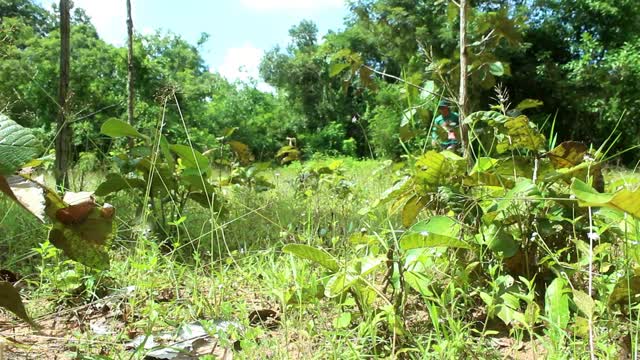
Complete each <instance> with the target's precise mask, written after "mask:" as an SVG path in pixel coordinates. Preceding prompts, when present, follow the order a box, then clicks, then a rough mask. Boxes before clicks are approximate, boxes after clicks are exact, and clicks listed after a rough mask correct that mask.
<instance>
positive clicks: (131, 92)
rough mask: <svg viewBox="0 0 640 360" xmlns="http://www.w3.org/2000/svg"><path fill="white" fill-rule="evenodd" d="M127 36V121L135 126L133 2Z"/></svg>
mask: <svg viewBox="0 0 640 360" xmlns="http://www.w3.org/2000/svg"><path fill="white" fill-rule="evenodd" d="M127 35H128V36H129V51H128V56H127V90H128V94H129V95H128V98H127V115H128V116H127V121H128V122H129V124H131V125H133V123H134V120H133V109H134V107H135V103H134V96H135V92H134V91H135V90H134V87H133V75H134V73H133V72H134V68H133V18H132V17H131V0H127Z"/></svg>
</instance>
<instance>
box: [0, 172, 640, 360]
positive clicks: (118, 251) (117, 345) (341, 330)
mask: <svg viewBox="0 0 640 360" xmlns="http://www.w3.org/2000/svg"><path fill="white" fill-rule="evenodd" d="M333 161H334V159H317V160H314V161H313V162H311V163H305V164H303V165H301V164H297V163H296V164H293V165H291V166H288V167H281V168H275V169H271V170H268V172H266V173H265V175H266V177H267V178H268V179H269V180H270V181H271V182H272V183H273V184H274V185H275V187H274V188H273V189H271V190H269V191H266V192H255V191H253V190H251V189H248V188H246V187H228V188H225V190H224V197H225V198H226V199H227V201H228V203H227V209H228V212H227V213H226V214H225V215H224V216H223V217H220V218H218V219H216V220H215V221H212V220H211V216H210V213H209V212H208V211H207V210H203V209H202V208H199V207H196V206H188V207H187V208H186V210H185V212H184V213H183V214H181V215H182V216H184V217H185V218H186V219H185V220H184V222H182V223H180V224H179V225H176V226H177V227H178V230H177V231H176V232H175V234H176V235H175V237H174V238H173V239H171V241H172V242H173V243H174V244H175V245H176V246H177V249H176V250H174V251H172V252H169V253H167V252H166V251H163V250H162V249H161V248H160V246H159V245H158V241H157V239H155V238H154V236H153V232H149V231H147V229H146V228H145V225H144V224H143V225H136V221H137V219H139V218H140V209H136V208H137V207H138V204H139V203H140V201H141V200H140V199H135V198H132V197H131V196H130V195H124V194H118V195H117V196H115V197H113V198H110V199H109V201H110V202H112V203H113V204H114V205H115V206H116V208H117V216H118V222H119V228H120V232H119V235H118V239H117V240H116V241H115V243H114V244H113V247H112V249H111V258H112V266H111V269H110V270H108V271H105V272H102V273H98V272H94V271H91V270H88V269H86V268H84V267H83V266H82V265H79V264H77V263H74V262H71V261H65V259H64V256H63V255H62V254H61V253H60V252H59V251H58V250H55V249H54V248H52V247H51V246H48V245H46V244H45V245H39V244H41V243H43V242H44V240H45V239H46V229H44V228H43V226H41V225H39V224H37V223H36V222H35V221H32V220H30V218H28V217H25V216H23V215H24V213H23V210H22V209H19V208H18V207H17V206H13V205H11V204H10V203H9V202H8V201H7V200H4V199H0V214H3V216H2V217H1V218H0V229H1V232H0V234H1V237H2V241H0V244H2V245H1V246H2V248H1V249H2V252H1V255H0V260H1V261H2V265H1V266H0V268H3V269H10V270H12V271H15V272H16V273H18V274H19V275H21V276H22V277H23V281H22V283H23V291H22V293H23V297H24V298H25V302H26V304H27V308H28V311H29V313H30V314H31V315H32V316H33V317H34V318H35V319H36V321H37V322H39V323H40V324H42V325H43V327H44V328H45V330H44V331H45V332H44V333H40V334H38V333H35V332H33V331H31V330H25V329H24V326H23V325H20V324H19V323H18V322H16V321H14V320H13V319H10V318H8V317H7V318H5V319H6V320H7V321H11V323H12V324H14V325H15V326H16V327H17V328H22V331H26V332H27V334H28V335H26V336H22V337H17V340H19V341H21V342H22V343H23V344H26V345H8V348H9V349H10V350H11V351H13V352H14V353H21V354H32V356H36V357H37V355H33V354H41V355H42V354H47V355H50V354H53V353H57V354H66V355H67V356H69V357H71V358H84V359H90V358H100V356H102V358H113V359H130V358H132V359H143V358H144V357H145V353H146V352H145V351H144V350H142V349H139V350H138V351H134V350H131V349H125V346H124V344H126V343H127V342H129V341H130V340H131V338H134V337H136V336H140V335H144V334H146V335H152V334H159V333H160V332H162V331H163V330H175V329H177V328H178V327H179V326H180V325H181V324H189V323H193V322H196V321H199V322H201V323H203V324H205V325H206V324H213V323H215V322H216V321H220V320H227V321H232V322H234V323H237V324H238V325H239V326H240V327H241V328H242V329H241V330H228V331H226V332H222V333H219V334H218V335H219V337H220V342H221V343H220V344H221V346H223V347H228V348H234V344H235V348H236V350H235V352H234V358H238V359H265V358H273V359H361V358H412V359H432V358H438V359H443V358H444V359H463V358H476V359H501V358H504V357H508V356H512V357H513V358H533V357H532V356H533V355H536V356H537V357H540V358H544V357H548V358H553V359H583V358H584V359H587V358H589V352H588V341H587V339H586V338H585V337H584V336H583V335H581V334H579V333H578V331H577V329H578V326H577V325H576V324H578V323H579V322H580V321H582V320H579V319H577V318H576V317H575V316H577V315H572V319H571V325H570V328H568V329H560V331H559V332H558V334H559V335H556V338H553V337H552V336H551V335H550V333H549V332H548V331H547V330H548V328H549V327H550V325H549V324H548V322H546V321H542V322H540V323H539V324H538V325H537V326H536V328H535V329H532V331H531V332H529V331H527V330H526V329H524V328H519V327H506V326H505V325H504V324H502V323H501V322H500V321H499V320H496V319H490V318H489V316H488V311H489V310H488V308H487V307H486V305H485V304H484V303H483V302H482V301H481V300H480V296H479V293H480V292H481V291H490V290H489V289H490V288H491V286H494V285H495V284H496V283H497V281H498V280H497V279H498V277H499V276H500V275H501V273H500V271H502V270H497V272H496V273H494V274H490V275H489V276H488V277H480V279H479V280H478V279H475V275H474V274H476V272H475V271H476V270H475V267H469V266H468V265H469V264H468V260H469V258H468V256H467V255H464V254H463V253H461V252H454V251H452V250H445V249H434V250H431V251H428V252H424V253H421V254H422V255H420V256H423V258H422V259H421V264H423V269H422V270H421V272H422V274H423V275H424V279H425V281H426V283H425V284H426V286H427V287H428V289H429V291H428V292H429V293H430V294H428V295H425V294H424V293H423V294H422V295H420V294H418V293H416V292H415V291H412V290H408V291H407V298H406V301H405V302H404V304H403V305H402V309H401V311H402V313H403V314H404V317H405V321H406V327H404V328H402V329H401V328H399V327H398V328H396V327H394V326H393V323H394V319H393V318H392V315H391V313H390V312H388V311H386V312H385V310H384V309H389V306H390V307H391V308H393V306H392V305H393V304H390V303H389V304H388V303H386V302H385V300H384V299H382V298H380V297H379V298H378V299H377V300H376V302H374V303H373V304H372V305H371V306H370V307H367V309H365V311H363V312H360V311H359V309H358V306H357V304H356V303H355V302H354V299H353V297H351V296H349V295H346V296H336V297H333V298H329V297H327V296H325V291H324V290H325V287H326V286H327V281H328V280H329V278H330V274H329V273H328V272H327V271H325V270H323V269H321V268H319V267H318V266H317V265H314V264H313V263H311V262H309V261H306V260H302V259H298V258H295V257H293V256H291V255H288V254H284V253H282V251H281V249H282V247H283V246H284V245H285V244H290V243H296V244H308V245H313V246H320V247H323V248H324V249H327V250H329V251H330V253H331V254H332V255H333V256H335V258H336V259H337V261H338V262H339V263H340V264H346V263H347V262H348V261H349V260H350V259H353V258H358V257H361V256H366V255H367V254H368V252H370V251H372V250H371V249H370V248H365V247H362V246H357V245H353V244H351V243H350V242H349V238H350V236H351V235H352V234H355V233H360V232H361V230H362V229H366V232H367V234H371V235H373V236H374V238H377V239H380V242H381V245H380V246H382V243H383V240H382V239H387V238H393V236H394V235H393V230H394V229H398V228H400V225H399V219H398V216H397V215H394V216H389V215H388V213H387V210H386V209H387V207H386V206H382V207H379V208H375V209H374V210H373V211H370V212H366V213H365V212H360V210H361V209H363V208H365V207H369V206H371V205H372V204H373V203H374V201H375V200H376V199H378V198H379V197H380V195H381V194H382V193H383V192H384V190H386V189H387V188H388V187H389V186H391V185H392V182H393V180H394V176H393V168H392V167H391V166H389V164H386V163H382V162H377V161H363V162H360V161H355V160H352V159H342V161H343V164H342V168H343V169H344V173H343V174H342V176H327V177H324V178H321V179H320V181H319V184H318V186H317V187H315V186H313V184H311V185H306V186H301V184H300V176H301V174H302V173H303V172H304V170H305V169H306V168H309V167H311V168H313V167H315V168H317V167H320V166H326V165H328V164H330V163H331V162H333ZM100 176H101V175H100V174H92V175H91V176H90V179H88V181H86V182H87V184H88V185H87V186H88V187H91V186H94V185H95V184H96V183H97V182H98V181H99V179H100ZM618 176H619V177H618ZM634 177H635V174H631V175H629V174H624V173H619V172H618V173H614V174H612V176H611V178H612V179H614V180H612V181H617V179H618V178H620V179H623V178H624V179H629V178H634ZM362 214H364V215H362ZM34 248H39V249H40V250H39V251H34V250H33V249H34ZM479 260H480V261H483V260H482V259H479ZM620 261H625V260H624V259H622V258H611V257H603V259H602V260H601V261H600V260H598V263H597V265H598V266H601V267H602V266H606V264H610V265H611V264H612V263H616V262H620ZM605 270H606V269H604V268H602V269H601V271H600V273H599V276H597V277H596V278H595V280H594V287H595V289H596V291H597V293H598V294H608V293H609V292H610V291H611V290H612V284H614V283H615V281H616V279H617V277H619V276H620V274H608V273H607V272H606V271H605ZM367 280H368V281H370V282H371V283H372V284H373V285H374V287H375V288H377V289H378V290H379V291H380V292H382V290H383V286H384V283H385V281H386V280H385V274H384V272H377V273H374V274H373V275H371V276H368V277H367ZM126 289H129V290H128V292H126V293H123V291H126ZM388 291H389V290H387V292H388ZM389 299H391V297H389ZM605 300H606V299H604V300H598V301H597V303H596V306H597V309H598V310H597V314H598V316H597V317H596V319H595V320H594V324H595V338H596V350H597V354H598V356H599V357H600V358H611V359H615V358H619V356H620V351H621V349H622V348H624V347H625V346H628V347H629V350H630V351H633V350H635V351H636V356H637V351H638V350H637V349H638V331H637V329H638V325H640V323H638V321H639V320H638V318H639V317H638V309H637V308H636V309H633V308H632V309H626V310H625V309H620V308H611V309H610V308H608V307H607V306H606V304H605V303H604V302H605ZM539 306H540V307H541V308H544V304H539ZM260 309H269V310H274V311H276V312H277V313H278V314H279V316H280V322H279V324H277V326H276V327H275V328H273V329H270V328H268V327H266V326H261V325H260V324H258V325H257V326H254V325H255V324H254V325H252V324H250V319H249V316H250V314H251V312H252V311H254V310H260ZM543 313H544V311H543ZM349 317H350V319H351V320H350V321H349ZM345 319H346V320H345ZM396 321H397V320H396ZM96 323H104V324H106V325H105V326H107V327H108V328H109V329H110V333H109V334H107V335H99V334H96V333H95V331H93V330H92V327H91V326H92V325H91V324H94V325H95V324H96ZM10 327H11V326H9V325H8V324H5V325H3V330H2V332H1V334H2V337H10V336H12V335H11V331H10V330H5V329H9V328H10ZM54 327H55V328H56V332H46V331H47V329H48V330H51V328H54ZM634 329H635V330H634ZM42 334H44V335H42ZM63 336H69V339H68V340H65V339H64V338H63ZM0 346H7V345H0ZM237 349H240V350H237ZM43 356H44V355H43ZM527 356H528V357H527Z"/></svg>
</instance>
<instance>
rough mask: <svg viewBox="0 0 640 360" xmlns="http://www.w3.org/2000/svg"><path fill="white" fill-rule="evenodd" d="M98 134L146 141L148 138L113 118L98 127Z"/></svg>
mask: <svg viewBox="0 0 640 360" xmlns="http://www.w3.org/2000/svg"><path fill="white" fill-rule="evenodd" d="M100 132H101V133H102V134H104V135H107V136H109V137H112V138H119V137H127V136H128V137H133V138H138V139H146V140H148V139H149V138H148V137H147V136H145V135H142V134H141V133H140V132H139V131H138V130H136V128H134V127H133V126H131V125H129V124H127V123H126V122H124V121H122V120H118V119H115V118H111V119H109V120H107V121H105V122H104V123H103V124H102V126H101V127H100Z"/></svg>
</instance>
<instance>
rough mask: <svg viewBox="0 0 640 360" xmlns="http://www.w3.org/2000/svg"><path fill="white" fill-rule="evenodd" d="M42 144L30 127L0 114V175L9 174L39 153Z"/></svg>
mask: <svg viewBox="0 0 640 360" xmlns="http://www.w3.org/2000/svg"><path fill="white" fill-rule="evenodd" d="M41 151H42V145H41V144H40V142H39V141H38V140H37V139H36V137H35V135H34V134H33V131H32V130H31V129H26V128H23V127H22V126H20V125H18V124H17V123H16V122H15V121H13V120H11V119H9V118H8V117H7V116H5V115H3V114H0V175H11V174H13V173H14V172H15V171H16V170H18V169H20V168H22V166H23V165H24V164H26V163H27V162H29V161H31V160H32V159H34V158H36V157H37V156H38V155H40V152H41Z"/></svg>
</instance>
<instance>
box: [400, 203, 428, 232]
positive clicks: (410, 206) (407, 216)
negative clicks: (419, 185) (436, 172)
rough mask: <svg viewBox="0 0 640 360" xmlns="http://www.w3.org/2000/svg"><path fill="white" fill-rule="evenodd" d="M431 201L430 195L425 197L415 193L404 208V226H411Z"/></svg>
mask: <svg viewBox="0 0 640 360" xmlns="http://www.w3.org/2000/svg"><path fill="white" fill-rule="evenodd" d="M428 203H429V198H428V197H423V196H420V195H414V196H413V197H412V198H411V199H409V200H408V201H407V202H406V204H404V207H403V208H402V226H404V227H409V226H411V225H412V224H413V222H414V221H415V220H416V217H417V216H418V214H419V213H420V211H422V209H424V207H425V206H426V205H427V204H428Z"/></svg>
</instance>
